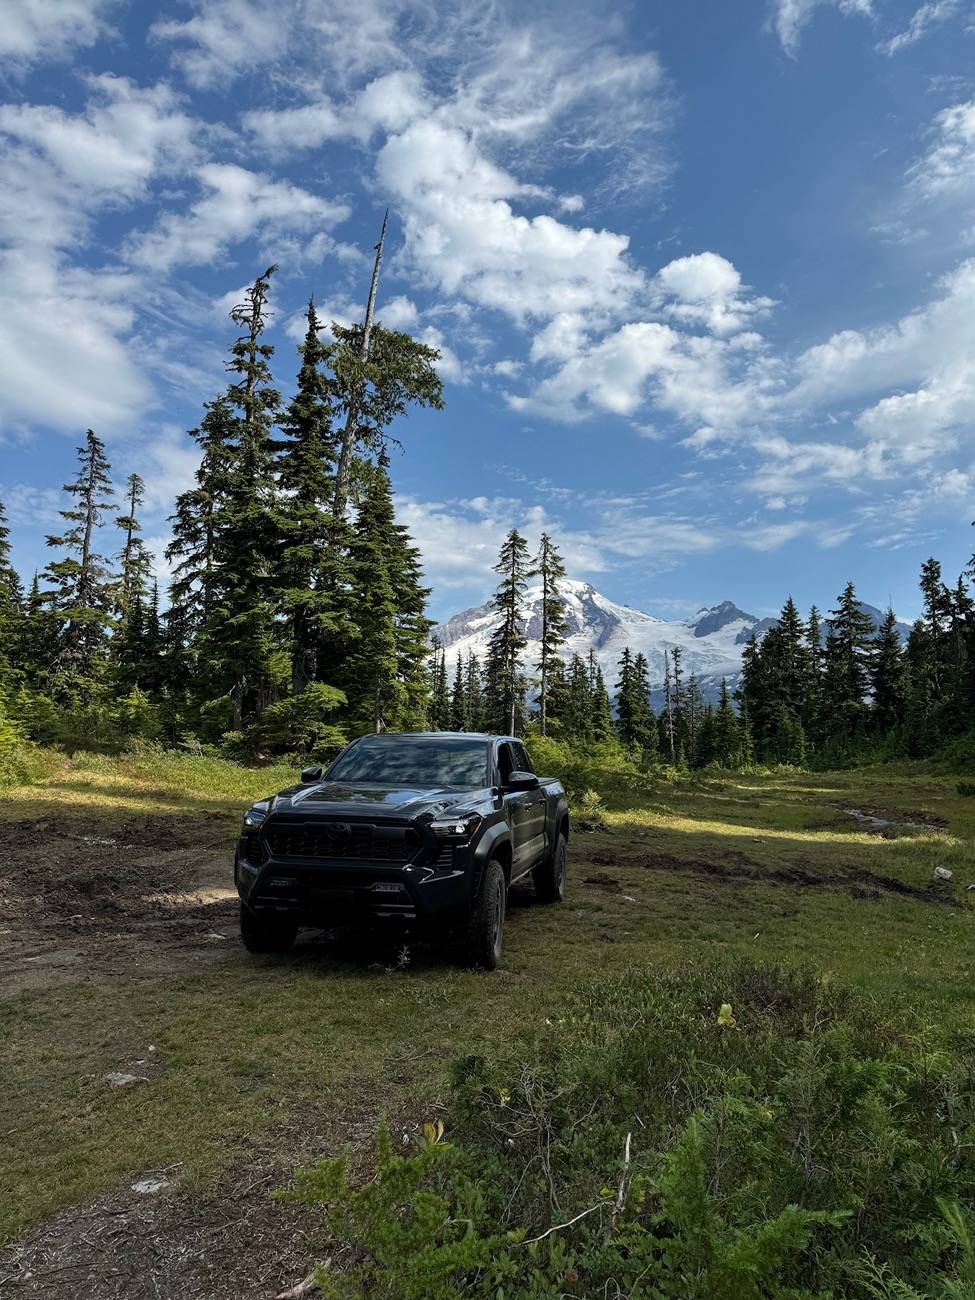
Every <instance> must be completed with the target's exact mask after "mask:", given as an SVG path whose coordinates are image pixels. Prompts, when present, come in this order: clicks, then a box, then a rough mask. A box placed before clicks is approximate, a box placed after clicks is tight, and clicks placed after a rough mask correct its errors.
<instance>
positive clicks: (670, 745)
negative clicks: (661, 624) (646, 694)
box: [660, 649, 677, 764]
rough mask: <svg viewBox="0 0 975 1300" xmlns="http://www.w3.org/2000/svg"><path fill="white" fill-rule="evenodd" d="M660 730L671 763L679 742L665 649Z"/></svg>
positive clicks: (674, 760)
mask: <svg viewBox="0 0 975 1300" xmlns="http://www.w3.org/2000/svg"><path fill="white" fill-rule="evenodd" d="M660 730H661V734H662V736H663V738H664V739H665V740H666V743H667V754H668V756H669V758H670V762H671V764H675V763H676V762H677V743H676V740H677V738H676V736H675V734H674V733H675V727H674V696H673V691H672V690H671V684H670V654H669V652H668V651H667V650H666V649H665V650H664V711H663V713H661V715H660Z"/></svg>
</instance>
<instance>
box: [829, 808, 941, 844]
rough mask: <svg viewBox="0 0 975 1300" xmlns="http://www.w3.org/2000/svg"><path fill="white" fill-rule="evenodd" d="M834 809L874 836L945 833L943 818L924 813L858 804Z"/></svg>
mask: <svg viewBox="0 0 975 1300" xmlns="http://www.w3.org/2000/svg"><path fill="white" fill-rule="evenodd" d="M835 807H836V808H837V809H838V810H839V811H840V812H841V813H845V814H846V815H847V817H852V818H854V819H855V820H856V821H858V822H860V824H861V825H862V826H863V827H864V828H865V829H866V830H867V831H868V833H871V834H875V835H882V836H885V837H888V838H890V837H893V836H895V835H896V834H897V833H898V832H899V831H902V830H934V831H946V830H947V829H948V823H947V822H946V821H945V819H944V818H943V817H936V816H935V814H934V813H929V812H924V811H912V812H905V811H904V810H902V809H890V808H875V807H873V806H872V805H870V804H858V805H857V806H856V807H855V808H849V807H846V806H845V805H842V804H836V805H835Z"/></svg>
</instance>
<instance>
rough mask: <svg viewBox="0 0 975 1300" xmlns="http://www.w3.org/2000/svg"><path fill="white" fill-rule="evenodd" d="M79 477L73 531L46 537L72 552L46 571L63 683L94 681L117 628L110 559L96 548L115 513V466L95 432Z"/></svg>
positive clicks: (81, 452) (83, 450) (81, 451)
mask: <svg viewBox="0 0 975 1300" xmlns="http://www.w3.org/2000/svg"><path fill="white" fill-rule="evenodd" d="M78 462H79V468H78V475H77V477H76V478H75V479H74V481H73V482H71V483H66V484H65V485H64V490H65V492H67V493H68V494H69V495H70V496H71V498H72V501H73V504H72V505H71V507H70V508H69V509H67V510H62V511H61V512H60V513H61V517H62V519H64V520H66V522H67V524H68V527H67V528H66V529H65V531H64V532H63V533H62V534H60V535H59V536H56V537H55V536H51V537H48V539H47V544H48V546H51V547H55V548H58V549H61V550H64V551H66V552H67V554H66V555H65V556H64V557H63V558H62V559H60V560H54V561H52V562H51V563H50V564H49V565H48V566H47V568H46V569H45V571H44V577H45V578H46V579H47V581H48V583H49V585H50V590H49V591H48V593H47V596H46V599H47V601H48V603H49V607H50V608H51V609H52V611H54V612H55V613H56V614H57V616H58V619H59V622H60V624H61V627H60V635H59V638H58V642H59V644H58V650H57V656H56V660H55V669H56V673H57V675H58V677H59V679H60V680H61V682H62V684H64V682H65V680H67V679H71V678H80V679H87V680H90V679H93V678H95V677H97V676H99V675H100V674H101V671H102V670H103V668H104V666H105V663H106V661H107V652H108V644H109V629H110V628H111V625H112V608H113V604H114V601H113V590H114V579H113V575H112V573H111V571H110V569H109V568H108V563H107V561H106V560H105V559H104V558H103V557H102V556H101V555H99V554H98V553H97V551H96V550H95V531H96V529H98V528H99V527H100V526H101V524H102V522H103V520H104V517H105V515H106V514H107V513H108V511H109V510H110V509H111V506H112V500H113V496H114V493H113V491H112V480H111V472H110V471H111V466H110V465H109V463H108V459H107V458H106V456H105V447H104V444H103V443H102V441H101V439H100V438H98V437H97V436H96V435H95V434H94V433H93V432H92V430H91V429H89V430H88V431H87V432H86V434H85V441H84V444H83V445H82V446H81V447H79V448H78Z"/></svg>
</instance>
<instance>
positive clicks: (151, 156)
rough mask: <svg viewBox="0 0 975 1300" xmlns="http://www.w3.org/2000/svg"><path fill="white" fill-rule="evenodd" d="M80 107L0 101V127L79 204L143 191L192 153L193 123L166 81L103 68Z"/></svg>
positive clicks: (175, 169) (116, 199) (129, 196)
mask: <svg viewBox="0 0 975 1300" xmlns="http://www.w3.org/2000/svg"><path fill="white" fill-rule="evenodd" d="M89 87H90V91H91V96H90V98H89V100H88V103H87V104H86V106H85V110H84V112H83V113H80V114H70V113H66V112H64V110H63V109H60V108H55V107H52V106H50V105H35V104H20V105H16V104H4V105H2V106H0V134H3V135H4V136H6V137H7V138H8V140H10V141H15V142H17V143H18V144H19V145H20V146H21V147H22V148H24V149H25V150H28V151H29V152H30V153H31V154H33V155H34V156H36V157H39V158H40V159H42V160H43V161H44V162H45V163H46V164H48V165H49V166H51V167H52V168H53V169H54V171H55V172H56V173H57V176H58V183H59V185H65V184H66V185H69V186H71V187H72V188H73V189H76V190H77V191H78V193H79V198H80V201H81V202H82V203H84V204H86V205H87V204H94V203H106V202H112V203H118V202H119V200H122V199H125V200H130V199H133V198H138V197H141V196H143V195H144V194H145V192H146V186H147V184H148V182H149V180H150V179H152V178H153V177H154V176H157V175H172V174H174V173H176V172H178V171H180V170H181V169H182V168H184V167H185V166H186V165H187V164H188V163H189V162H190V161H191V160H192V158H193V157H194V156H195V153H196V148H195V144H194V136H195V135H196V131H197V127H196V123H195V122H194V121H193V119H192V118H190V117H189V116H188V115H187V114H186V113H185V112H184V111H183V110H182V108H181V105H180V101H179V99H178V98H177V96H176V95H174V94H173V92H172V91H171V90H170V89H169V87H168V86H165V85H158V86H150V87H141V86H137V85H136V84H135V83H134V82H132V81H130V80H129V79H128V78H127V77H116V76H112V75H111V74H107V73H106V74H104V75H102V76H98V77H92V78H91V79H90V81H89Z"/></svg>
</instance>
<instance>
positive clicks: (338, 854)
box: [264, 823, 420, 863]
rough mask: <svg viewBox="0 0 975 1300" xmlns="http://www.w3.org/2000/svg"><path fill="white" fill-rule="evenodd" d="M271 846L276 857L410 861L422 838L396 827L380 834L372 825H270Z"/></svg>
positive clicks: (269, 837) (268, 835)
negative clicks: (391, 831) (333, 826)
mask: <svg viewBox="0 0 975 1300" xmlns="http://www.w3.org/2000/svg"><path fill="white" fill-rule="evenodd" d="M264 838H265V840H266V842H267V846H268V848H269V849H270V850H271V853H272V855H273V856H274V857H276V858H328V859H332V860H333V861H334V860H335V859H340V860H342V861H345V860H346V859H358V860H359V861H362V862H400V863H405V862H409V861H410V860H411V859H412V858H414V857H416V855H417V853H418V852H419V849H420V837H419V836H418V835H417V834H416V832H415V831H413V830H398V829H397V830H396V831H394V832H393V833H392V834H389V833H387V834H384V835H377V834H374V833H373V832H372V828H371V827H358V826H353V827H351V828H350V829H349V830H343V831H337V830H335V829H333V828H331V827H330V826H328V825H327V824H322V825H304V826H289V825H287V824H286V823H279V824H277V825H271V826H268V827H267V828H266V829H265V831H264Z"/></svg>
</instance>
